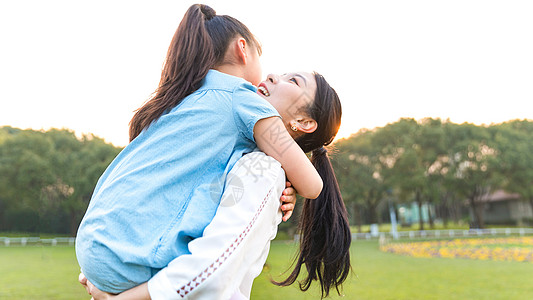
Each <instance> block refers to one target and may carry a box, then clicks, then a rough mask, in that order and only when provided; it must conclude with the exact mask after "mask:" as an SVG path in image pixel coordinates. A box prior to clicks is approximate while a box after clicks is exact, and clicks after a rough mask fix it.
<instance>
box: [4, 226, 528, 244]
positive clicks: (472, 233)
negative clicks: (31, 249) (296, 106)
mask: <svg viewBox="0 0 533 300" xmlns="http://www.w3.org/2000/svg"><path fill="white" fill-rule="evenodd" d="M511 235H512V236H524V235H533V228H491V229H470V230H462V229H461V230H460V229H449V230H448V229H444V230H419V231H398V233H397V234H396V236H394V235H393V234H392V233H390V232H377V233H374V234H372V233H370V232H367V233H352V240H372V239H379V238H388V239H442V238H461V237H482V236H511ZM299 238H300V237H299V235H295V236H294V240H295V241H297V240H298V239H299ZM75 241H76V238H73V237H56V238H51V239H41V238H39V237H0V246H11V245H13V246H15V245H16V246H29V245H45V246H58V245H68V246H73V245H74V242H75Z"/></svg>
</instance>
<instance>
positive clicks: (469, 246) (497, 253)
mask: <svg viewBox="0 0 533 300" xmlns="http://www.w3.org/2000/svg"><path fill="white" fill-rule="evenodd" d="M380 249H381V251H385V252H391V253H396V254H402V255H409V256H414V257H446V258H467V259H482V260H499V261H523V262H533V237H513V238H491V239H454V240H449V241H429V242H415V243H391V244H386V245H382V246H380Z"/></svg>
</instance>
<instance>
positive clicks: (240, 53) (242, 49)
mask: <svg viewBox="0 0 533 300" xmlns="http://www.w3.org/2000/svg"><path fill="white" fill-rule="evenodd" d="M247 47H248V44H247V43H246V40H245V39H244V38H242V37H241V38H238V39H237V40H236V41H235V42H234V49H235V57H236V58H237V61H238V62H240V63H242V64H246V60H247V58H248V55H247V54H246V48H247Z"/></svg>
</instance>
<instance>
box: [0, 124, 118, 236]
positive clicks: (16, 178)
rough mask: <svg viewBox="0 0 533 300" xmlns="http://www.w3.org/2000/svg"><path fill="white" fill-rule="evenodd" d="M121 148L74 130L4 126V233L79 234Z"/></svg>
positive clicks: (0, 180) (0, 208) (0, 158)
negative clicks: (95, 192) (99, 185)
mask: <svg viewBox="0 0 533 300" xmlns="http://www.w3.org/2000/svg"><path fill="white" fill-rule="evenodd" d="M120 150H121V149H120V148H117V147H115V146H113V145H111V144H107V143H105V142H104V140H102V139H100V138H97V137H95V136H93V135H84V136H83V137H81V138H77V137H76V136H75V134H74V132H72V131H70V130H58V129H52V130H49V131H47V132H43V131H35V130H21V129H17V128H12V127H0V231H15V232H31V233H59V234H69V235H75V234H76V231H77V228H78V225H79V222H80V221H81V218H82V217H83V214H84V213H85V210H86V209H87V205H88V203H89V200H90V198H91V195H92V192H93V189H94V187H95V185H96V182H97V180H98V178H99V177H100V175H101V174H102V173H103V172H104V170H105V168H106V167H107V166H108V165H109V163H110V162H111V161H112V160H113V158H114V157H115V156H116V155H117V154H118V153H119V152H120Z"/></svg>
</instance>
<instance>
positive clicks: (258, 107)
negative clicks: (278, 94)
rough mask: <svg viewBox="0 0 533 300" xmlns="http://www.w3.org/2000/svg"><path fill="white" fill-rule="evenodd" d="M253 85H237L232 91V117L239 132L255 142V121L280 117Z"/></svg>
mask: <svg viewBox="0 0 533 300" xmlns="http://www.w3.org/2000/svg"><path fill="white" fill-rule="evenodd" d="M254 91H255V87H253V86H251V85H250V86H243V85H241V86H238V87H237V88H235V90H234V91H233V99H232V106H233V117H234V120H235V125H236V126H237V128H238V129H239V131H240V133H241V134H243V136H244V137H245V138H247V139H249V140H250V141H252V142H254V143H255V139H254V126H255V123H257V121H259V120H261V119H265V118H269V117H280V115H279V113H278V112H277V111H276V109H275V108H274V106H272V105H271V104H270V103H268V101H266V100H265V99H263V98H261V96H259V95H257V94H256V93H255V92H254Z"/></svg>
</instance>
